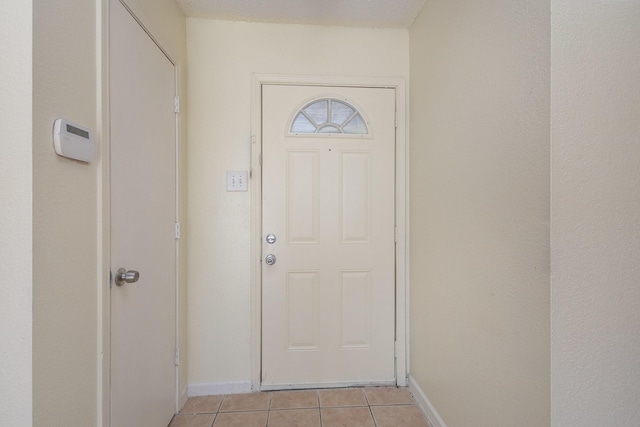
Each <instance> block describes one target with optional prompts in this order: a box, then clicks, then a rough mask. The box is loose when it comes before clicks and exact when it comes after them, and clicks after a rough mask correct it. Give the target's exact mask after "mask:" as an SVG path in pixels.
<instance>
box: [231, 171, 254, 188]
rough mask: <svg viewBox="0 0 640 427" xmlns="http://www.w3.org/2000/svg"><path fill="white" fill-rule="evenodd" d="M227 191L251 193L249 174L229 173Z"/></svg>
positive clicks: (240, 172)
mask: <svg viewBox="0 0 640 427" xmlns="http://www.w3.org/2000/svg"><path fill="white" fill-rule="evenodd" d="M227 191H249V172H247V171H227Z"/></svg>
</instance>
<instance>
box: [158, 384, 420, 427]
mask: <svg viewBox="0 0 640 427" xmlns="http://www.w3.org/2000/svg"><path fill="white" fill-rule="evenodd" d="M212 426H213V427H254V426H255V427H266V426H269V427H429V424H428V423H427V420H426V419H425V417H424V415H423V414H422V412H421V411H420V409H419V408H418V406H417V405H416V401H415V400H414V398H413V396H412V395H411V393H410V392H409V390H407V389H406V388H396V387H365V388H344V389H328V390H301V391H273V392H263V393H251V394H232V395H225V396H203V397H192V398H191V399H189V400H188V401H187V403H186V404H185V405H184V408H183V409H182V411H181V412H180V414H179V415H176V416H175V417H174V418H173V421H171V424H170V425H169V427H212Z"/></svg>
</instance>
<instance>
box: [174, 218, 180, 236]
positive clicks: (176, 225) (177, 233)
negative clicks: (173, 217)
mask: <svg viewBox="0 0 640 427" xmlns="http://www.w3.org/2000/svg"><path fill="white" fill-rule="evenodd" d="M173 235H174V237H175V238H176V239H179V238H180V223H179V222H176V223H175V229H174V234H173Z"/></svg>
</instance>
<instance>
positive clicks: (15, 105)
mask: <svg viewBox="0 0 640 427" xmlns="http://www.w3.org/2000/svg"><path fill="white" fill-rule="evenodd" d="M2 9H3V10H2V13H1V14H0V58H3V60H2V67H0V93H1V94H2V99H3V102H2V103H0V130H2V134H3V137H2V142H1V143H0V165H1V166H0V206H2V207H1V208H0V224H2V227H0V277H2V280H0V296H1V297H0V343H2V344H1V345H0V360H1V361H2V363H0V384H2V387H0V402H2V404H0V420H2V421H1V422H2V424H5V425H14V426H25V427H26V426H30V425H31V422H32V416H31V409H32V405H31V398H32V387H31V379H32V371H31V325H32V321H31V315H32V309H31V302H32V290H31V282H32V272H31V270H32V262H31V254H32V245H31V236H32V233H31V226H32V220H31V197H32V190H31V183H32V178H31V171H32V161H31V151H32V149H31V124H32V114H31V91H32V86H31V66H32V61H31V52H32V47H31V41H32V36H31V30H32V24H31V21H32V18H31V16H32V6H31V2H27V1H24V0H10V1H5V2H3V3H2Z"/></svg>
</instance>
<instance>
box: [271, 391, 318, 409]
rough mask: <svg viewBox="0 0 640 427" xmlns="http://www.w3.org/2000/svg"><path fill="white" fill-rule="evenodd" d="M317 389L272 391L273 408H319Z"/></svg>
mask: <svg viewBox="0 0 640 427" xmlns="http://www.w3.org/2000/svg"><path fill="white" fill-rule="evenodd" d="M317 407H318V392H317V391H316V390H302V391H278V392H274V393H271V409H297V408H317Z"/></svg>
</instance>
